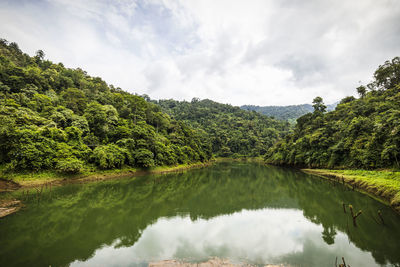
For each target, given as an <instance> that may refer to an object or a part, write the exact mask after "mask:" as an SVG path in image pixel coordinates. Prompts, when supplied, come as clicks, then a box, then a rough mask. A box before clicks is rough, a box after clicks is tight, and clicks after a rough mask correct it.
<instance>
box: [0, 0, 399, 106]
mask: <svg viewBox="0 0 400 267" xmlns="http://www.w3.org/2000/svg"><path fill="white" fill-rule="evenodd" d="M0 38H4V39H7V40H8V41H10V42H16V43H18V45H19V46H20V48H21V49H22V50H23V51H24V52H26V53H28V54H30V55H34V54H35V51H37V50H39V49H41V50H43V51H44V52H45V54H46V59H49V60H51V61H53V62H62V63H63V64H64V65H65V66H66V67H69V68H78V67H79V68H81V69H83V70H85V71H87V72H88V74H89V75H92V76H98V77H101V78H102V79H103V80H105V81H106V82H107V83H108V84H113V85H114V86H116V87H120V88H122V89H123V90H125V91H129V92H132V93H136V94H139V95H142V94H147V95H149V96H150V97H151V98H152V99H171V98H172V99H177V100H188V101H190V100H191V99H192V98H194V97H197V98H200V99H205V98H208V99H212V100H214V101H217V102H221V103H229V104H232V105H245V104H251V105H261V106H265V105H290V104H303V103H311V102H312V100H313V98H314V97H316V96H321V97H322V98H323V99H324V101H325V103H327V104H330V103H334V102H336V101H338V100H340V99H341V98H343V97H345V96H349V95H356V90H355V88H356V87H358V86H359V85H360V83H361V84H366V83H369V82H370V81H371V80H372V78H373V73H374V71H375V70H376V69H377V67H378V66H379V65H380V64H383V63H384V62H385V61H386V60H390V59H392V58H394V57H395V56H400V1H399V0H379V1H376V0H352V1H349V0H332V1H330V0H308V1H299V0H241V1H239V0H137V1H136V0H35V1H33V0H31V1H28V0H0Z"/></svg>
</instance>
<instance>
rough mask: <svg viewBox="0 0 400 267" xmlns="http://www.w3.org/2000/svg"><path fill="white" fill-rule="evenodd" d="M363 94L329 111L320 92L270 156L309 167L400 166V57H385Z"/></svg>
mask: <svg viewBox="0 0 400 267" xmlns="http://www.w3.org/2000/svg"><path fill="white" fill-rule="evenodd" d="M357 92H358V94H359V98H358V99H356V98H355V97H353V96H349V97H346V98H344V99H342V100H341V102H340V103H339V104H338V106H337V107H336V109H335V110H334V111H331V112H326V106H325V105H324V103H323V100H322V98H321V97H316V98H315V99H314V101H313V108H314V111H313V112H312V113H308V114H306V115H304V116H302V117H300V118H299V119H297V124H296V126H295V129H294V131H293V133H291V134H289V135H287V136H286V137H285V138H284V139H282V140H281V141H279V142H278V143H277V144H275V146H274V147H273V148H271V149H270V150H269V151H268V153H267V154H266V159H267V161H268V162H271V163H275V164H288V165H297V166H310V167H329V168H332V167H338V168H340V167H342V168H365V169H374V168H393V167H394V168H399V167H400V164H399V161H400V58H399V57H396V58H394V59H392V60H391V61H386V62H385V63H384V64H383V65H381V66H379V68H378V69H377V70H376V71H375V73H374V78H373V82H371V83H370V84H368V85H367V86H360V87H358V88H357Z"/></svg>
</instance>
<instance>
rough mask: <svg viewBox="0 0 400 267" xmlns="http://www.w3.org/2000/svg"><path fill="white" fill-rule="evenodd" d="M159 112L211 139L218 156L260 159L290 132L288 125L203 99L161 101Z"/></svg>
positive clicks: (214, 151)
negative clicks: (165, 113) (256, 157)
mask: <svg viewBox="0 0 400 267" xmlns="http://www.w3.org/2000/svg"><path fill="white" fill-rule="evenodd" d="M156 103H158V105H160V106H161V107H162V109H163V110H164V111H165V112H167V113H168V114H170V115H171V116H172V117H173V118H175V119H177V120H183V121H185V122H186V123H188V124H189V125H191V126H192V127H194V128H196V129H201V130H204V131H205V132H206V133H207V134H208V135H209V137H210V140H211V144H212V151H213V153H215V154H216V155H217V156H225V157H227V156H231V157H240V156H260V155H264V154H265V152H266V151H267V150H268V149H269V148H270V147H271V146H272V145H273V144H274V143H275V142H276V141H277V140H278V139H279V138H281V137H282V136H283V135H285V134H286V133H287V132H288V130H289V124H288V123H287V122H282V121H277V120H274V119H272V118H270V117H267V116H265V115H262V114H259V113H257V112H254V111H253V112H251V111H245V110H242V109H240V108H239V107H233V106H231V105H226V104H220V103H216V102H214V101H211V100H208V99H205V100H199V99H193V100H192V101H191V102H186V101H182V102H180V101H175V100H160V101H156Z"/></svg>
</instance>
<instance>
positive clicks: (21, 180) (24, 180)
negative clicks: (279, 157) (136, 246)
mask: <svg viewBox="0 0 400 267" xmlns="http://www.w3.org/2000/svg"><path fill="white" fill-rule="evenodd" d="M212 163H213V162H212V161H210V162H206V163H203V162H198V163H191V164H180V165H175V166H158V167H154V168H151V169H146V170H144V169H135V168H121V169H112V170H98V169H88V170H86V171H84V172H81V173H79V174H61V173H58V172H55V171H41V172H32V171H31V172H17V173H1V174H0V177H1V179H2V180H3V184H4V185H5V184H6V183H4V182H6V181H9V182H12V183H13V184H17V185H18V187H37V186H41V185H43V184H50V183H51V184H53V185H61V184H65V183H71V182H86V181H97V180H106V179H113V178H119V177H126V176H138V175H146V174H159V173H167V172H174V171H183V170H188V169H192V168H201V167H205V166H208V165H210V164H212ZM1 185H2V183H0V187H2V186H1ZM8 185H9V183H8ZM5 189H6V188H5V187H3V188H0V192H1V191H7V190H5ZM13 189H15V186H14V188H13Z"/></svg>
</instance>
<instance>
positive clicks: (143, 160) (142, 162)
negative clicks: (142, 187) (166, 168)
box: [135, 148, 154, 168]
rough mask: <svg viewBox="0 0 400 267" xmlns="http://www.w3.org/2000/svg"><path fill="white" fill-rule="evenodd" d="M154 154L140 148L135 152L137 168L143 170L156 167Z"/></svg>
mask: <svg viewBox="0 0 400 267" xmlns="http://www.w3.org/2000/svg"><path fill="white" fill-rule="evenodd" d="M153 158H154V154H153V152H151V151H150V150H147V149H145V148H140V149H138V150H136V151H135V162H136V166H138V167H141V168H150V167H153V166H154V159H153Z"/></svg>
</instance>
